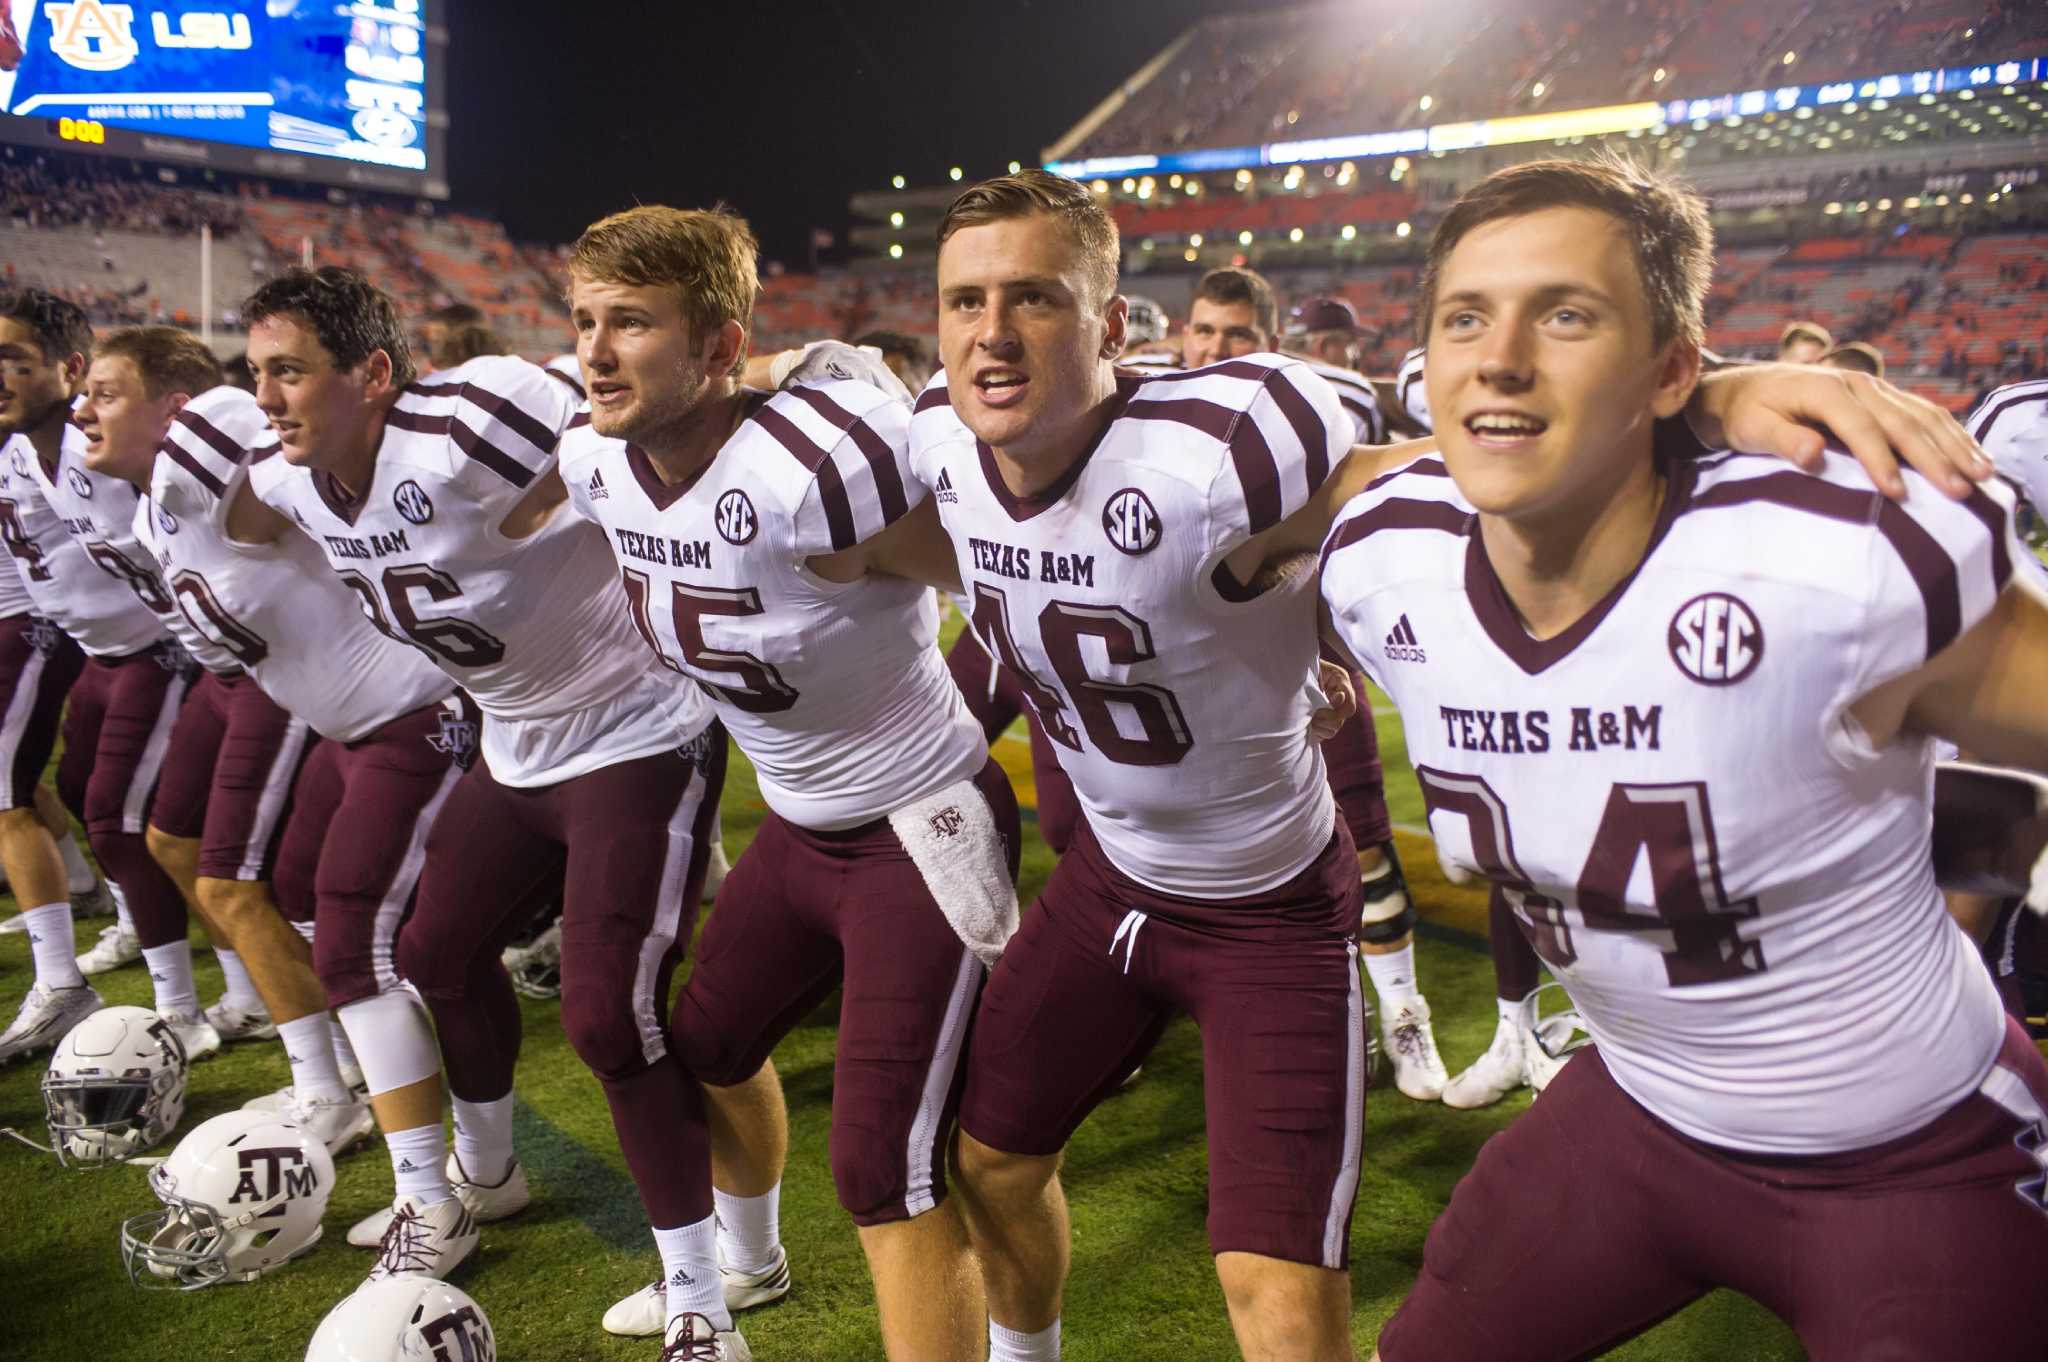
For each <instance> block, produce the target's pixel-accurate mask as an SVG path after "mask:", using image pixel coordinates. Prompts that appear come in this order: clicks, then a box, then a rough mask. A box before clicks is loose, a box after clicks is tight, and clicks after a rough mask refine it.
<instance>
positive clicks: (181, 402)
mask: <svg viewBox="0 0 2048 1362" xmlns="http://www.w3.org/2000/svg"><path fill="white" fill-rule="evenodd" d="M170 398H171V411H170V414H171V415H172V416H176V415H177V414H178V413H179V412H181V411H183V410H185V404H186V403H187V402H190V401H191V400H192V394H191V393H172V394H171V395H170Z"/></svg>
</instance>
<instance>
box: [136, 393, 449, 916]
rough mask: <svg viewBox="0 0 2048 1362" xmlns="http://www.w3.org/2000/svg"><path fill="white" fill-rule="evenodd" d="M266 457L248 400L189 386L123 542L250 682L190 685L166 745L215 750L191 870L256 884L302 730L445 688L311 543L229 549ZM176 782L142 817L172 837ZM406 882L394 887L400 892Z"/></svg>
mask: <svg viewBox="0 0 2048 1362" xmlns="http://www.w3.org/2000/svg"><path fill="white" fill-rule="evenodd" d="M276 449H277V444H276V440H275V438H274V437H273V436H272V435H271V434H270V430H269V422H268V420H267V418H266V417H265V416H264V415H263V412H262V411H261V409H260V408H258V407H257V405H256V402H255V399H254V398H252V397H250V396H249V395H248V394H246V393H244V392H242V391H241V390H239V389H237V388H233V387H220V388H215V389H213V390H212V391H210V392H206V393H202V394H200V395H199V396H198V397H195V398H194V399H192V401H191V402H190V403H188V404H187V405H186V407H185V408H184V409H183V410H182V411H181V412H179V413H178V415H177V417H176V418H175V419H174V420H173V421H172V423H171V428H170V432H169V434H168V436H167V437H166V439H165V441H164V444H163V448H162V450H161V452H160V454H159V457H158V458H157V461H156V466H155V469H154V472H153V475H152V478H151V482H150V495H149V497H148V498H146V499H145V500H144V501H143V503H142V505H141V506H140V507H139V508H138V511H137V519H136V527H135V528H136V537H137V539H138V540H139V541H140V542H141V544H142V546H143V548H144V549H145V550H147V551H148V552H149V554H150V555H151V557H152V558H153V560H154V561H155V563H156V564H157V567H158V569H159V570H160V572H161V574H162V576H163V578H164V580H165V583H166V585H167V586H168V587H169V589H170V592H171V595H172V597H173V599H174V600H175V601H176V603H177V606H178V608H179V610H180V612H181V613H182V614H183V616H184V617H185V620H186V623H187V625H188V626H189V627H190V628H191V629H192V630H194V631H196V632H198V633H201V634H203V635H205V636H207V637H208V638H210V639H212V640H213V641H214V642H215V643H216V644H217V645H218V646H219V647H221V648H222V649H224V650H225V651H227V652H229V653H231V654H232V655H233V656H234V657H235V659H236V661H237V662H239V663H240V664H241V665H242V667H243V668H244V669H245V670H246V672H247V674H248V677H249V678H250V679H249V680H247V681H241V682H224V681H215V682H210V683H202V686H201V692H195V695H194V698H193V699H192V700H191V701H188V702H187V712H186V714H185V715H183V716H181V718H180V724H179V735H178V736H179V739H180V740H181V741H180V744H179V745H180V746H182V745H184V744H183V740H184V739H185V738H186V737H187V734H188V730H189V732H190V734H191V735H192V741H193V742H194V743H197V744H201V745H204V744H207V743H209V742H210V744H211V747H212V748H213V750H216V751H218V753H219V762H218V765H217V767H215V766H213V764H212V763H211V762H210V761H209V763H208V765H209V767H211V768H212V769H211V775H210V777H209V784H208V787H207V788H208V791H209V793H210V798H207V799H205V807H206V814H205V823H204V836H203V838H202V846H201V851H200V874H202V875H206V876H209V877H213V878H227V879H268V878H270V875H269V852H270V850H273V849H274V847H275V842H276V839H277V836H278V835H279V834H280V833H281V832H282V830H283V828H284V826H285V823H284V815H285V813H286V811H287V808H288V805H289V796H290V794H291V791H292V788H293V784H294V782H295V780H296V779H297V777H298V774H299V770H300V766H301V763H302V762H303V761H304V760H307V759H309V757H308V754H309V753H310V751H311V750H312V741H311V740H312V737H313V735H314V734H318V735H320V736H323V737H326V738H329V739H333V740H335V741H337V742H339V743H342V744H344V745H348V744H355V743H361V742H363V741H365V740H368V739H370V738H371V737H372V736H373V735H375V734H376V733H377V732H378V731H379V730H381V729H383V728H384V727H385V726H386V725H389V724H391V723H393V722H394V721H396V720H398V719H401V718H403V717H405V716H407V715H410V714H413V713H415V712H418V711H422V710H425V709H428V708H429V707H432V706H436V705H438V704H439V702H440V701H442V700H444V699H446V698H447V697H448V696H449V695H450V694H451V692H452V691H453V689H454V686H453V683H452V682H450V681H449V680H448V678H447V677H446V676H444V675H443V674H442V673H441V671H440V669H439V668H437V667H435V666H434V665H433V663H432V662H431V661H429V660H428V658H427V657H426V656H425V655H424V654H422V653H421V652H420V651H419V650H418V649H416V648H413V647H410V646H408V645H406V644H402V643H398V642H395V641H393V640H392V639H389V638H387V637H385V636H384V635H383V634H381V633H379V632H378V631H377V629H376V628H375V626H373V625H372V624H371V623H370V621H369V619H368V618H367V617H366V616H365V615H364V614H363V612H362V610H361V602H360V600H359V599H358V597H357V596H356V594H355V593H354V592H351V591H350V590H349V589H348V588H347V587H346V586H344V585H343V584H342V583H341V582H340V581H339V580H337V579H336V578H335V576H334V574H333V573H332V572H331V571H330V570H329V569H328V567H327V564H326V561H325V559H324V557H323V555H322V554H321V551H320V549H319V548H318V547H316V546H315V545H314V544H313V542H312V541H311V540H310V539H308V538H306V537H305V536H304V535H301V534H298V533H287V534H285V535H283V536H282V537H281V538H280V539H279V540H278V541H277V542H276V543H273V544H244V543H238V542H236V541H235V540H234V539H233V537H232V536H231V535H230V534H229V533H228V527H227V521H228V508H229V506H230V505H231V504H232V503H233V501H234V499H235V497H237V496H238V495H247V494H248V493H247V492H246V490H245V488H246V484H247V482H248V478H249V466H250V463H251V461H252V458H254V457H263V458H274V457H276V455H275V451H276ZM252 451H254V453H253V454H252ZM202 692H203V694H202ZM202 698H203V699H204V700H205V701H206V703H205V704H203V705H202V704H201V700H202ZM435 731H436V732H438V725H437V726H436V728H435ZM427 751H432V749H431V748H427ZM442 755H443V756H444V757H445V756H446V754H445V753H444V754H442ZM423 760H425V761H427V763H428V765H429V766H431V765H432V761H431V758H423ZM440 768H441V770H440V774H439V778H438V779H437V780H436V781H435V784H436V785H438V784H440V783H442V781H445V780H448V779H451V777H449V776H448V775H447V768H448V763H447V762H446V761H445V760H444V761H442V762H441V763H440ZM184 779H185V772H184V771H183V770H174V771H173V773H172V776H171V777H170V778H169V779H168V780H167V783H166V787H165V790H164V791H160V792H159V795H158V799H157V809H156V815H155V821H156V822H157V825H158V826H159V827H161V828H163V829H164V830H165V831H167V832H176V831H179V829H177V828H174V827H172V826H171V825H170V824H169V823H167V822H166V821H165V818H166V817H167V816H168V814H167V803H169V802H170V801H169V800H168V795H169V793H170V791H171V789H172V788H173V784H174V783H175V784H182V783H183V782H184ZM429 798H431V792H429ZM171 807H175V805H174V804H172V805H171ZM395 812H396V811H395V810H393V811H390V812H387V814H386V817H387V818H394V815H395ZM324 821H325V820H323V824H324ZM394 821H397V822H405V821H407V820H405V819H402V818H394ZM187 835H194V836H197V835H199V834H198V833H191V834H187ZM337 841H338V844H339V839H337ZM368 873H370V874H371V875H372V876H374V870H372V871H369V872H368ZM414 874H415V875H416V874H417V870H416V869H415V871H414ZM411 886H412V879H411V878H405V879H404V892H405V893H406V894H409V893H410V892H411ZM336 930H337V931H340V930H344V929H340V928H337V929H336Z"/></svg>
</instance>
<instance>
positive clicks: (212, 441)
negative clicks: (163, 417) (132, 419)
mask: <svg viewBox="0 0 2048 1362" xmlns="http://www.w3.org/2000/svg"><path fill="white" fill-rule="evenodd" d="M171 419H172V421H173V422H174V423H176V424H177V425H181V426H183V427H185V429H187V430H189V431H191V432H192V433H193V434H194V435H197V436H198V437H199V438H200V439H202V440H204V441H206V443H207V444H209V445H211V446H212V447H213V450H214V452H215V453H217V454H219V455H220V456H221V457H222V458H223V459H226V460H227V461H228V462H229V463H232V464H239V463H240V462H241V461H242V455H243V454H244V453H245V452H246V451H244V450H243V448H242V447H241V446H240V445H239V444H236V443H235V441H234V440H233V438H231V437H230V436H229V435H228V434H227V432H225V431H223V430H222V429H221V428H220V427H219V426H216V425H215V424H214V423H213V422H211V421H209V420H207V419H206V418H205V417H204V416H201V415H200V414H199V413H198V412H196V411H193V410H192V409H191V408H189V407H188V408H186V409H185V410H183V411H181V412H179V413H178V414H177V415H176V416H174V417H172V418H171Z"/></svg>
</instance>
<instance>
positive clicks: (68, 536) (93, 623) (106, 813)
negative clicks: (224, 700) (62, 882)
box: [0, 424, 193, 948]
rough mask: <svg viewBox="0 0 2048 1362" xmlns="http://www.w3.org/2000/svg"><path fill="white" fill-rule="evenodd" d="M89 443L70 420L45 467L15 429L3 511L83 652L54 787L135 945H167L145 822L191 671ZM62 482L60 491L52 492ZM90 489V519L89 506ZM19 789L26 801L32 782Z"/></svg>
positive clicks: (166, 916) (172, 925) (169, 906)
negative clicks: (106, 532)
mask: <svg viewBox="0 0 2048 1362" xmlns="http://www.w3.org/2000/svg"><path fill="white" fill-rule="evenodd" d="M85 443H86V441H85V433H84V432H83V431H81V430H80V429H79V428H78V427H77V426H75V425H69V424H67V425H66V426H65V427H64V434H63V438H62V441H61V444H60V447H59V450H58V457H57V461H56V465H55V467H49V468H46V467H44V465H43V463H42V460H41V459H40V457H39V456H38V455H37V454H36V452H35V450H34V448H33V447H32V446H31V445H30V444H29V442H28V441H27V440H26V439H25V438H19V437H17V438H16V439H15V440H14V441H13V442H12V445H11V449H10V453H9V457H8V466H7V474H6V489H5V498H4V500H5V502H6V506H5V509H4V511H0V514H4V516H5V520H6V533H5V538H6V541H7V547H8V550H9V551H10V552H11V553H13V555H14V557H15V561H16V563H17V564H18V566H19V567H20V569H21V579H22V582H23V584H24V585H26V586H27V587H28V590H29V594H30V596H31V597H32V598H33V599H34V600H35V603H36V609H37V612H38V613H39V614H41V615H42V616H43V617H44V618H46V619H48V620H50V621H51V622H52V623H54V624H56V625H58V626H59V627H60V628H62V629H63V630H64V632H65V633H67V634H69V635H70V636H71V637H72V638H73V639H75V640H76V641H77V643H78V645H79V646H80V647H81V648H82V649H84V651H85V653H86V654H87V660H86V662H85V665H84V668H83V670H82V671H80V673H79V675H78V680H77V681H76V682H75V683H74V684H73V685H72V687H71V691H70V703H69V705H68V707H67V708H66V709H65V713H64V723H63V738H64V755H63V757H62V758H61V759H60V760H59V762H58V764H57V793H58V794H59V795H60V796H61V797H62V798H63V800H64V802H65V803H66V804H67V805H68V806H69V807H70V809H71V811H72V812H73V813H74V814H76V815H77V816H78V818H79V821H80V822H82V823H84V824H85V831H86V837H87V840H88V841H89V842H90V843H91V844H92V849H93V854H94V855H95V856H97V857H98V858H99V861H100V864H101V865H102V866H104V867H105V868H106V870H107V873H108V874H109V876H110V877H111V878H112V879H113V880H114V882H115V883H116V884H118V885H120V886H121V889H122V891H123V893H124V894H125V895H126V896H127V899H128V906H129V909H130V911H131V912H132V913H133V915H134V918H135V929H136V934H137V935H138V936H139V937H140V938H141V940H142V944H143V946H144V947H146V948H148V947H156V946H164V945H169V944H170V943H172V942H174V941H177V940H179V939H181V938H182V937H183V936H184V935H185V900H184V898H183V897H182V896H181V895H180V894H179V892H178V888H177V885H176V884H174V883H173V882H172V880H171V878H170V877H169V876H168V875H166V874H165V873H164V871H163V868H162V867H161V866H159V865H158V864H157V863H156V860H155V858H154V857H152V856H151V855H150V854H149V848H148V845H147V843H146V842H145V841H144V837H143V828H144V825H145V822H146V820H147V818H148V815H149V806H150V800H151V798H152V796H153V795H154V793H155V790H156V785H157V780H158V777H159V776H160V775H161V774H162V771H163V765H164V757H165V753H166V751H167V750H168V748H169V746H170V738H171V729H172V725H173V724H174V723H175V722H176V720H177V715H178V707H179V705H180V703H182V701H183V699H184V696H185V692H186V690H187V688H188V687H189V686H190V684H191V679H192V671H193V667H192V663H191V660H190V658H189V657H188V656H187V655H186V653H185V652H184V650H183V649H181V648H179V647H178V645H177V644H176V643H175V642H173V641H172V640H171V638H170V637H169V636H168V634H167V633H166V631H165V627H164V624H163V622H162V620H161V619H160V617H159V616H158V615H157V614H155V613H153V612H152V610H151V608H150V607H149V606H148V605H145V604H144V598H145V595H146V594H147V593H152V592H153V593H155V595H156V597H157V598H159V599H160V600H167V599H168V598H167V597H164V595H163V584H162V582H161V580H160V579H159V578H158V577H157V576H156V574H155V572H154V571H153V570H152V569H151V568H149V567H148V566H147V565H146V564H144V563H138V562H135V561H133V560H131V559H130V558H128V557H126V556H125V555H123V554H122V553H121V551H120V549H119V547H118V546H117V545H115V544H111V543H109V542H107V541H105V540H103V539H102V538H101V537H100V536H101V534H102V530H103V518H104V521H105V523H106V524H107V525H111V523H112V521H113V519H114V518H115V517H117V516H118V515H119V514H120V511H121V509H122V508H125V511H126V513H127V514H128V515H129V516H130V517H131V523H132V517H133V514H134V508H135V501H136V499H137V497H138V495H139V494H138V493H137V492H136V491H135V489H134V488H132V487H130V486H128V484H126V483H123V482H117V481H115V480H113V479H108V478H102V477H100V476H99V475H97V474H95V473H93V472H92V471H91V470H89V469H87V468H86V467H85ZM59 486H61V487H63V488H64V489H65V490H64V491H63V492H62V493H61V494H58V495H54V496H53V495H52V494H51V491H52V489H53V488H56V487H59ZM94 496H97V497H99V498H100V508H99V514H98V515H97V516H96V515H94V514H93V513H91V512H90V511H89V510H88V509H86V508H87V507H89V506H90V503H91V501H92V498H93V497H94ZM67 518H69V519H70V520H74V521H76V522H77V533H75V534H74V533H73V530H72V528H71V527H70V526H69V525H67V524H66V520H67ZM117 537H119V538H123V539H125V536H117ZM17 793H18V794H19V796H20V797H21V799H22V802H23V803H24V804H25V803H26V801H27V798H28V797H29V795H30V794H31V789H30V787H28V786H23V787H21V788H20V789H19V790H18V792H17Z"/></svg>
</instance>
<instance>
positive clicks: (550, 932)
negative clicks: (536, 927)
mask: <svg viewBox="0 0 2048 1362" xmlns="http://www.w3.org/2000/svg"><path fill="white" fill-rule="evenodd" d="M498 958H499V960H500V962H501V963H502V964H503V965H504V966H505V971H506V972H507V973H508V974H510V975H511V976H512V987H513V988H514V989H515V990H517V991H518V992H520V993H522V994H524V995H526V996H527V997H529V998H559V997H561V996H562V924H561V922H560V921H559V920H557V921H555V922H553V923H551V924H549V926H548V929H547V930H546V931H544V932H542V933H541V934H540V935H539V936H537V937H535V938H534V939H533V940H532V942H531V943H529V944H527V945H524V946H507V947H506V948H505V951H504V953H503V954H502V955H500V956H499V957H498Z"/></svg>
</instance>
